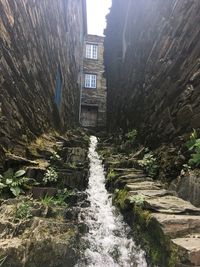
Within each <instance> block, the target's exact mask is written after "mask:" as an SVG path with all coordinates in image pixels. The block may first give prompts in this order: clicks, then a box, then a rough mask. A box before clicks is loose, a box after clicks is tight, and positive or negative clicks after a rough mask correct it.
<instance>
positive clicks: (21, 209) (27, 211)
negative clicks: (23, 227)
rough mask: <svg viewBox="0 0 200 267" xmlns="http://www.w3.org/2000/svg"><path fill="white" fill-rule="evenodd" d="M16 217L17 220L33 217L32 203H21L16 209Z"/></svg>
mask: <svg viewBox="0 0 200 267" xmlns="http://www.w3.org/2000/svg"><path fill="white" fill-rule="evenodd" d="M14 213H15V215H14V217H15V219H20V220H25V219H29V218H31V217H32V207H31V203H30V202H28V201H24V200H23V201H22V202H21V203H19V204H17V206H16V207H15V209H14Z"/></svg>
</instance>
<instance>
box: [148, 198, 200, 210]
mask: <svg viewBox="0 0 200 267" xmlns="http://www.w3.org/2000/svg"><path fill="white" fill-rule="evenodd" d="M145 208H146V209H149V210H152V211H157V212H162V213H171V214H180V213H182V214H183V213H184V214H200V208H196V207H195V206H193V205H192V204H191V203H190V202H188V201H185V200H183V199H181V198H178V197H175V196H163V197H156V198H149V199H145Z"/></svg>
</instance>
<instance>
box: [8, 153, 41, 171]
mask: <svg viewBox="0 0 200 267" xmlns="http://www.w3.org/2000/svg"><path fill="white" fill-rule="evenodd" d="M22 165H38V162H36V161H32V160H29V159H26V158H23V157H19V156H16V155H14V154H6V160H5V167H6V168H15V167H19V166H22Z"/></svg>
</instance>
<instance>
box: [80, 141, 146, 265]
mask: <svg viewBox="0 0 200 267" xmlns="http://www.w3.org/2000/svg"><path fill="white" fill-rule="evenodd" d="M96 146H97V138H96V137H95V136H91V138H90V148H89V154H88V156H89V160H90V177H89V187H88V189H87V194H88V200H89V201H90V207H88V208H84V210H83V212H82V217H84V223H85V224H86V225H87V227H88V229H89V230H88V233H87V234H85V236H84V237H83V239H84V242H85V244H86V249H85V251H84V255H83V257H82V259H81V261H80V262H79V263H78V264H77V266H78V267H92V266H95V267H118V266H123V267H130V266H133V267H146V266H147V263H146V260H145V254H144V252H143V251H141V250H140V249H139V248H137V247H136V245H135V243H134V241H133V239H132V238H131V237H130V235H129V233H130V230H131V229H130V228H129V226H128V225H127V224H126V223H125V222H123V218H122V216H121V215H120V214H119V213H118V211H117V209H116V208H115V207H114V206H112V200H111V195H110V194H108V192H107V190H106V188H105V173H104V167H103V164H102V161H101V159H100V157H99V155H98V153H97V152H96Z"/></svg>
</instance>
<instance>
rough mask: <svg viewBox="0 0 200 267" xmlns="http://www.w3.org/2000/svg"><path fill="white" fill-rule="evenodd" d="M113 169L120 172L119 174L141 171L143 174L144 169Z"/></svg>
mask: <svg viewBox="0 0 200 267" xmlns="http://www.w3.org/2000/svg"><path fill="white" fill-rule="evenodd" d="M113 171H114V172H116V173H119V174H124V175H125V174H128V173H129V174H130V173H135V174H137V173H140V174H143V171H142V170H138V169H135V168H113Z"/></svg>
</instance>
